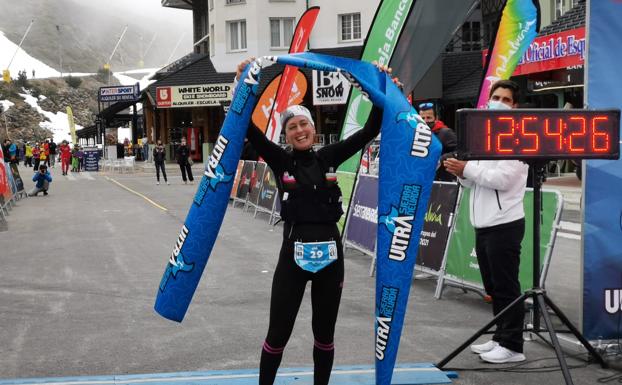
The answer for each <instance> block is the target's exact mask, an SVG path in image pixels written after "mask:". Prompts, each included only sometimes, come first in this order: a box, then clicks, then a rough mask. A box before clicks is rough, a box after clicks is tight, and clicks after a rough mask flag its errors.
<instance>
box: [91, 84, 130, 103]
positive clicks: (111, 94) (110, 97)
mask: <svg viewBox="0 0 622 385" xmlns="http://www.w3.org/2000/svg"><path fill="white" fill-rule="evenodd" d="M139 96H140V86H139V85H138V83H136V84H134V85H133V86H113V87H99V94H98V100H99V101H100V102H121V101H127V100H137V99H138V98H139Z"/></svg>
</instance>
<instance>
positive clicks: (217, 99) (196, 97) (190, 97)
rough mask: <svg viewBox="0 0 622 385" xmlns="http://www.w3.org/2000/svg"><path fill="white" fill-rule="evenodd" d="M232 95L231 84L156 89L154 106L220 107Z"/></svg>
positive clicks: (229, 99)
mask: <svg viewBox="0 0 622 385" xmlns="http://www.w3.org/2000/svg"><path fill="white" fill-rule="evenodd" d="M232 95H233V83H218V84H200V85H188V86H167V87H157V88H156V104H157V106H158V108H176V107H204V106H220V105H221V104H222V102H224V101H231V97H232Z"/></svg>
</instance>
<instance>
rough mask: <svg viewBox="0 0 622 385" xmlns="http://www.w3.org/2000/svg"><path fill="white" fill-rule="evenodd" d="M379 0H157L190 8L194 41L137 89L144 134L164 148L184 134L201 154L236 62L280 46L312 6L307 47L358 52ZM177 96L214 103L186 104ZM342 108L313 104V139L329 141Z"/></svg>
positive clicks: (220, 114) (220, 116)
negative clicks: (317, 10) (189, 49)
mask: <svg viewBox="0 0 622 385" xmlns="http://www.w3.org/2000/svg"><path fill="white" fill-rule="evenodd" d="M378 4H379V1H378V0H357V1H354V0H342V1H338V2H337V1H328V0H315V1H313V0H162V5H163V6H165V7H174V8H181V9H187V10H188V11H190V12H192V14H193V40H194V45H193V47H192V51H193V52H192V53H191V54H189V55H187V56H185V57H184V58H181V59H179V60H177V61H176V62H174V63H172V64H171V65H169V66H167V67H166V68H164V69H162V70H161V71H160V72H159V73H158V74H157V75H156V78H157V79H158V81H157V82H156V83H154V84H152V85H151V86H150V87H149V88H148V89H147V90H146V92H145V93H144V94H145V96H146V101H145V122H146V131H147V137H148V138H149V139H150V140H151V141H155V140H157V139H160V140H162V141H163V142H164V143H167V144H169V145H170V151H169V152H170V153H173V152H174V148H175V145H176V143H178V142H179V141H180V139H181V137H182V136H184V137H186V138H191V139H189V141H190V143H191V145H193V146H194V148H195V149H196V150H195V151H194V152H193V156H194V158H195V159H196V160H201V159H203V154H207V153H209V151H210V149H211V145H212V143H213V141H214V140H215V138H216V137H217V136H218V135H217V134H218V131H219V130H220V127H221V126H222V122H223V120H224V114H225V111H226V109H227V106H228V103H227V101H225V100H222V99H220V97H221V96H222V95H225V98H227V97H228V98H229V99H230V97H231V95H230V94H227V90H232V88H233V76H234V71H235V69H236V66H237V64H238V63H239V62H241V61H242V60H244V59H246V58H248V57H250V56H263V55H280V54H285V53H287V51H288V49H289V45H290V42H291V40H292V37H293V32H294V28H295V26H296V23H297V22H298V18H299V17H300V16H301V15H302V14H303V13H304V11H305V10H306V9H308V8H310V7H313V6H320V7H321V9H322V11H321V12H320V13H319V16H318V19H317V21H316V24H315V27H314V30H313V34H312V35H311V38H310V40H309V43H308V46H307V50H313V51H319V52H323V53H328V54H335V55H341V56H348V57H357V58H358V57H359V55H360V47H361V46H362V44H363V41H364V39H365V36H366V35H367V31H368V29H369V26H370V25H371V22H372V19H373V17H374V15H375V12H376V8H377V7H378ZM275 67H278V66H275ZM277 69H278V68H277ZM272 72H274V73H272ZM303 73H304V75H305V76H304V77H305V79H306V83H307V84H306V88H307V90H309V91H307V95H306V96H305V99H304V103H305V104H306V105H309V106H310V105H312V104H313V101H312V97H311V93H312V92H311V91H310V89H312V81H313V76H312V73H311V71H303ZM275 75H276V70H272V71H270V69H269V70H267V71H266V74H265V76H264V77H263V80H262V85H261V86H262V87H265V86H266V83H267V82H268V80H270V79H271V78H272V77H273V76H275ZM226 89H227V90H226ZM182 94H184V95H182ZM182 98H183V100H191V99H194V100H198V99H203V100H211V101H212V102H213V103H207V102H206V103H202V104H200V103H186V102H183V101H182ZM342 108H343V107H342V105H330V104H329V105H326V104H324V105H321V106H317V107H315V108H313V109H312V110H314V111H313V112H314V115H315V118H316V129H317V131H318V133H319V135H318V141H319V142H321V143H325V142H328V141H329V138H331V139H332V140H334V138H335V137H336V134H338V133H339V127H340V122H339V119H338V117H339V116H341V115H343V114H342V113H341V109H342Z"/></svg>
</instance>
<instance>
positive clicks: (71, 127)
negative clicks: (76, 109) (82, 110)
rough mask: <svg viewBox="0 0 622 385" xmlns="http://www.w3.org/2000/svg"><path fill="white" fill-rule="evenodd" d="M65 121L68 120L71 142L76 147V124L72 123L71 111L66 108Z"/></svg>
mask: <svg viewBox="0 0 622 385" xmlns="http://www.w3.org/2000/svg"><path fill="white" fill-rule="evenodd" d="M67 120H69V131H70V132H71V142H72V143H73V144H74V145H76V144H77V143H78V139H77V137H76V124H75V123H74V121H73V111H71V107H70V106H67Z"/></svg>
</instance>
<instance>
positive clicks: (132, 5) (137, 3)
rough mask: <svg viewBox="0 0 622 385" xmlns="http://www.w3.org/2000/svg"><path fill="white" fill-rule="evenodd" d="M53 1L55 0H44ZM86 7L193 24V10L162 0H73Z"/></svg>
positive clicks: (181, 23)
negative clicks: (164, 4) (116, 10)
mask: <svg viewBox="0 0 622 385" xmlns="http://www.w3.org/2000/svg"><path fill="white" fill-rule="evenodd" d="M44 1H53V0H44ZM73 1H75V2H76V3H79V4H80V5H82V6H85V7H92V8H93V9H95V10H97V9H102V8H107V9H111V8H114V9H119V10H120V11H121V10H125V11H130V12H131V13H138V14H142V15H149V16H152V17H156V18H159V19H168V20H174V21H177V22H179V23H180V25H183V24H188V23H189V26H190V27H191V26H192V11H191V10H186V9H176V8H169V7H163V6H162V2H161V1H160V0H73Z"/></svg>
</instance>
